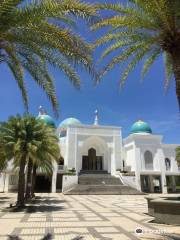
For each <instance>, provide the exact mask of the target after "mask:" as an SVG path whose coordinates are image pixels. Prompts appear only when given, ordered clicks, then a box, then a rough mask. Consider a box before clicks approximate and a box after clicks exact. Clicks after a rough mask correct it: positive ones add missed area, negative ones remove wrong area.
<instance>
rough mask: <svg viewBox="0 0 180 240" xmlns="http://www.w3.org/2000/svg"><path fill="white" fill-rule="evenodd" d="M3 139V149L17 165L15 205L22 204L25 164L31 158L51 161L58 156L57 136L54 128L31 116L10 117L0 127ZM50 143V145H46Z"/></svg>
mask: <svg viewBox="0 0 180 240" xmlns="http://www.w3.org/2000/svg"><path fill="white" fill-rule="evenodd" d="M0 134H1V136H2V137H3V139H4V150H5V152H8V153H9V156H10V155H11V158H9V159H12V158H13V159H14V166H15V167H17V166H19V180H18V196H17V205H18V206H23V205H24V190H25V166H26V164H27V163H28V161H29V160H30V159H31V160H32V161H34V160H35V159H37V160H36V161H37V162H38V158H41V160H42V158H43V157H44V159H45V160H46V161H47V159H48V160H49V161H50V162H51V161H52V159H54V160H56V159H58V158H59V146H58V138H57V136H56V135H55V133H54V129H52V128H50V127H47V126H46V125H45V124H43V123H42V122H40V121H38V120H37V119H36V118H34V117H31V116H28V115H26V116H24V117H20V116H16V117H11V118H10V119H9V120H8V122H7V123H5V124H3V125H2V126H1V127H0ZM47 144H50V145H47Z"/></svg>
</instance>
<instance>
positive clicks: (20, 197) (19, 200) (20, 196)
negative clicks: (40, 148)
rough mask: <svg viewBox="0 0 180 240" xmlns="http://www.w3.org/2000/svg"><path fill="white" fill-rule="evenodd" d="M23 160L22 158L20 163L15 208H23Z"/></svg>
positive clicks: (24, 162)
mask: <svg viewBox="0 0 180 240" xmlns="http://www.w3.org/2000/svg"><path fill="white" fill-rule="evenodd" d="M25 165H26V161H25V158H24V157H22V158H21V161H20V168H19V179H18V196H17V206H20V207H22V206H24V189H25V173H24V170H25Z"/></svg>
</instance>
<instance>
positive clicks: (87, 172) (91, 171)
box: [79, 170, 108, 175]
mask: <svg viewBox="0 0 180 240" xmlns="http://www.w3.org/2000/svg"><path fill="white" fill-rule="evenodd" d="M82 174H108V172H107V171H106V170H81V171H80V173H79V175H82Z"/></svg>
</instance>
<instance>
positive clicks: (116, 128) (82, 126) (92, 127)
mask: <svg viewBox="0 0 180 240" xmlns="http://www.w3.org/2000/svg"><path fill="white" fill-rule="evenodd" d="M68 127H71V128H90V129H98V128H100V129H114V130H121V129H122V127H116V126H106V125H89V124H81V125H74V124H73V125H69V126H68Z"/></svg>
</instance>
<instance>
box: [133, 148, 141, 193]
mask: <svg viewBox="0 0 180 240" xmlns="http://www.w3.org/2000/svg"><path fill="white" fill-rule="evenodd" d="M134 153H135V169H136V170H135V175H136V187H137V189H138V190H139V191H141V177H140V171H141V151H140V148H137V147H136V145H134Z"/></svg>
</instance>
